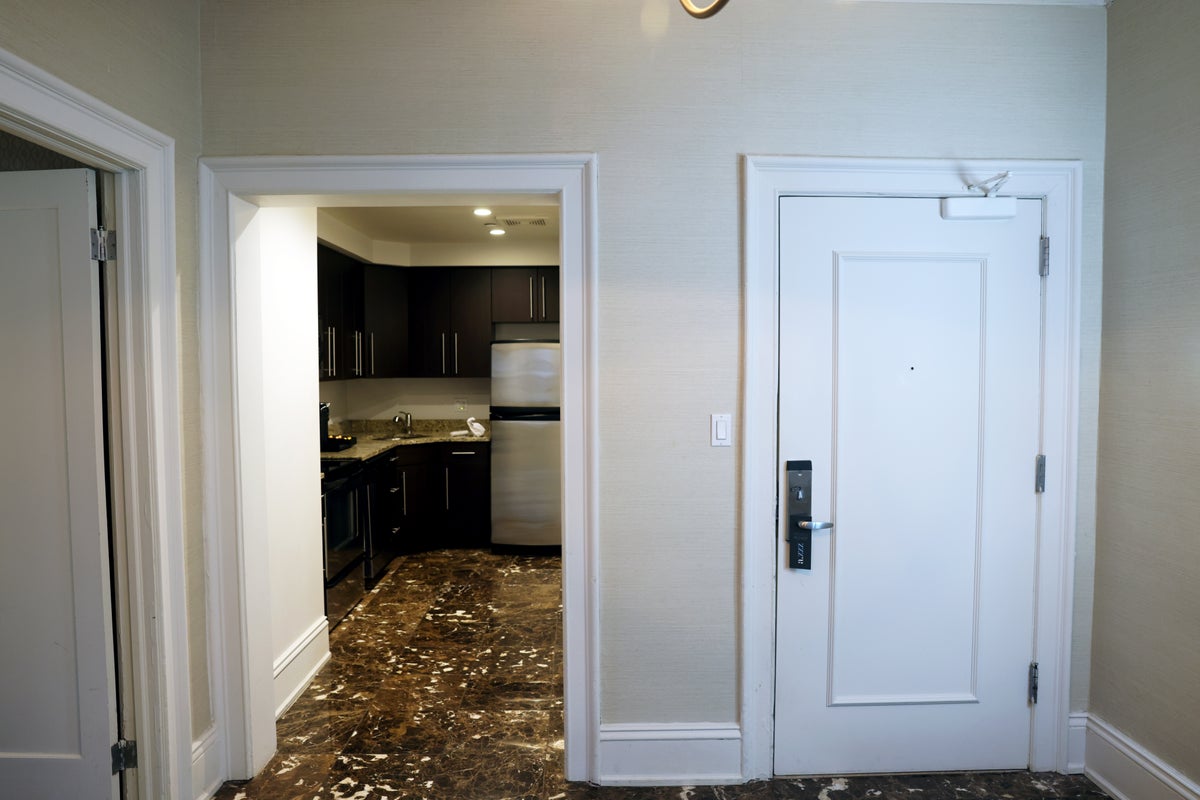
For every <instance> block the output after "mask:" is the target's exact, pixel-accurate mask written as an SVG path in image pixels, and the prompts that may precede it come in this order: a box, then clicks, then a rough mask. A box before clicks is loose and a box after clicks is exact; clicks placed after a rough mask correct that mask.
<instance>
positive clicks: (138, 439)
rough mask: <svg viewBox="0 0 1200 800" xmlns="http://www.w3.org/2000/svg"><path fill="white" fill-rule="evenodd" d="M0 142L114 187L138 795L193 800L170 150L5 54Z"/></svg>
mask: <svg viewBox="0 0 1200 800" xmlns="http://www.w3.org/2000/svg"><path fill="white" fill-rule="evenodd" d="M0 128H3V129H4V130H6V131H8V132H10V133H12V134H14V135H16V136H20V137H21V138H24V139H27V140H29V141H31V142H34V143H36V144H38V145H41V146H42V147H46V148H49V149H51V150H55V151H57V152H59V153H64V154H66V155H68V156H70V157H71V158H74V159H76V160H78V161H80V162H81V163H84V164H87V165H88V166H92V167H96V168H99V169H102V170H106V171H108V172H111V173H113V174H114V176H115V194H116V208H115V213H116V218H117V221H118V223H119V228H118V236H117V256H116V260H117V263H118V265H119V266H120V269H119V270H118V274H117V292H116V294H117V300H116V304H117V308H116V309H115V310H116V319H117V326H118V331H117V339H118V354H117V355H118V360H119V366H118V370H117V373H118V374H117V375H116V376H115V383H116V384H117V385H118V387H119V392H120V396H121V398H122V402H121V405H120V408H119V410H118V412H117V413H118V416H119V429H120V436H121V441H120V443H119V444H120V451H121V453H122V454H123V458H124V470H123V472H124V476H123V477H124V486H123V496H122V497H121V498H120V499H121V500H122V502H123V504H124V507H125V509H126V514H125V519H124V523H125V524H124V526H123V528H122V529H121V530H116V531H114V532H113V536H114V537H118V538H119V539H120V544H121V545H122V546H123V549H124V551H125V552H126V553H127V557H126V558H127V560H126V562H125V563H124V564H122V565H121V566H122V567H123V570H122V571H121V572H122V574H124V575H125V576H127V580H126V581H125V582H124V583H125V585H121V586H117V587H116V589H117V591H118V592H120V593H122V594H123V595H124V597H125V599H126V601H127V602H128V605H129V610H130V615H131V618H132V619H131V623H132V624H131V629H130V630H129V631H126V632H124V635H125V637H126V638H125V641H126V642H127V643H128V645H129V647H130V650H131V652H132V660H133V663H132V664H128V665H124V666H125V670H124V674H125V675H126V676H127V677H126V678H125V680H128V681H130V682H131V685H130V691H131V693H132V696H133V698H134V706H135V708H134V709H133V711H132V714H133V719H134V722H135V726H136V729H137V731H138V735H139V737H140V738H139V742H138V751H139V753H138V755H139V763H138V767H137V769H136V789H137V792H138V796H140V797H144V798H150V797H190V796H192V783H191V752H192V740H191V708H190V686H189V683H188V642H187V613H186V611H187V609H186V604H187V595H186V591H185V588H184V575H185V570H184V541H183V530H184V527H183V508H182V473H181V464H182V446H181V442H182V438H181V432H180V421H179V388H178V387H179V376H178V361H177V349H178V334H177V329H176V276H175V143H174V141H173V140H172V139H171V138H170V137H168V136H164V135H163V134H161V133H159V132H158V131H155V130H153V129H152V128H149V127H147V126H146V125H143V124H142V123H140V122H138V121H137V120H135V119H133V118H132V117H129V116H127V115H126V114H124V113H122V112H120V111H118V110H117V109H115V108H112V107H111V106H109V105H107V104H105V103H102V102H101V101H99V100H97V99H96V98H94V97H91V96H90V95H88V94H86V93H84V92H81V91H79V90H78V89H76V88H74V87H73V86H71V85H69V84H67V83H65V82H64V81H61V80H59V79H58V78H56V77H54V76H53V75H51V74H50V73H48V72H46V71H45V70H42V69H40V68H39V67H36V66H34V65H33V64H30V63H29V62H27V61H24V60H23V59H20V58H18V57H17V56H15V55H13V54H12V53H9V52H8V51H6V50H3V49H0ZM114 549H116V548H114ZM116 557H119V554H117V555H116ZM102 568H103V569H104V570H105V571H107V570H108V568H109V567H108V565H107V564H104V565H103V566H102ZM106 580H107V578H106ZM114 613H115V609H114Z"/></svg>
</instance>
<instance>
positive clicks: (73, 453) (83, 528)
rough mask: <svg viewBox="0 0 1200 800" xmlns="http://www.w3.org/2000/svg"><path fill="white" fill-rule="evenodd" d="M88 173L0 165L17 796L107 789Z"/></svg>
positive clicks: (0, 670)
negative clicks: (10, 168)
mask: <svg viewBox="0 0 1200 800" xmlns="http://www.w3.org/2000/svg"><path fill="white" fill-rule="evenodd" d="M94 181H95V177H94V174H93V173H92V172H91V171H90V170H84V169H78V170H61V171H59V170H56V171H52V172H14V173H0V242H2V243H3V249H2V250H0V331H2V333H3V336H2V338H0V341H2V342H3V346H0V374H3V375H4V388H3V390H0V397H2V398H3V401H2V402H0V408H2V409H3V414H4V423H5V424H4V431H5V455H6V457H5V459H4V461H3V464H4V466H3V468H2V469H3V479H2V480H0V531H3V544H4V556H3V558H0V608H2V609H3V613H0V642H3V646H0V681H2V683H0V686H2V688H0V786H3V787H4V789H3V792H2V793H3V794H4V795H5V796H11V797H20V798H25V799H26V800H29V799H31V798H66V797H71V798H87V799H88V800H92V799H93V798H112V797H115V796H116V795H117V793H118V783H117V780H116V778H115V777H114V776H113V775H112V758H111V750H110V748H111V746H112V744H113V742H114V741H115V739H116V719H117V717H116V699H115V698H116V692H115V681H114V672H115V670H114V656H113V644H112V643H113V637H112V619H111V600H110V593H109V559H108V525H107V512H106V500H105V473H104V422H103V415H102V392H101V363H100V342H101V339H100V336H101V331H100V284H99V279H98V270H97V265H96V264H95V263H94V262H92V261H91V258H90V257H91V252H90V245H89V240H88V231H89V229H90V228H92V227H94V226H95V223H96V200H95V198H96V187H95V183H94Z"/></svg>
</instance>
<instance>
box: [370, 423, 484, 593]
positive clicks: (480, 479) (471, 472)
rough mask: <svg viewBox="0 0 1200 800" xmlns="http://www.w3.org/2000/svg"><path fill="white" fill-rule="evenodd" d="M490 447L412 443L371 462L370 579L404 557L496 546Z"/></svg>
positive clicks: (482, 443)
mask: <svg viewBox="0 0 1200 800" xmlns="http://www.w3.org/2000/svg"><path fill="white" fill-rule="evenodd" d="M490 454H491V451H490V446H489V445H488V443H487V442H470V443H463V444H458V443H457V442H452V443H449V444H406V445H400V446H398V447H393V448H392V449H391V450H389V451H388V452H386V453H384V454H383V455H381V456H378V457H377V458H375V459H372V460H371V461H370V462H369V463H368V470H369V474H370V478H369V486H368V491H367V496H368V497H369V498H370V508H371V510H370V518H371V525H370V532H369V534H368V544H367V577H368V580H373V579H375V578H377V577H378V575H380V574H382V570H383V568H384V567H386V566H387V564H388V562H389V561H391V559H392V558H393V557H394V556H396V555H397V554H400V553H414V552H418V551H421V550H434V549H438V548H442V547H486V546H488V544H489V543H490V541H491V521H492V514H491V502H492V501H491V488H490V481H491V470H490V467H489V463H490V462H489V458H490Z"/></svg>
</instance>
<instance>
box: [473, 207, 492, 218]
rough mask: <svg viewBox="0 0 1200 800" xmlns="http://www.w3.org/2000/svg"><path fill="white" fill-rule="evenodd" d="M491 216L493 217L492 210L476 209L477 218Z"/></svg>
mask: <svg viewBox="0 0 1200 800" xmlns="http://www.w3.org/2000/svg"><path fill="white" fill-rule="evenodd" d="M491 215H492V210H491V209H490V208H477V209H475V216H477V217H490V216H491Z"/></svg>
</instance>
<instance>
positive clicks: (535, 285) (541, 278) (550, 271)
mask: <svg viewBox="0 0 1200 800" xmlns="http://www.w3.org/2000/svg"><path fill="white" fill-rule="evenodd" d="M558 280H559V279H558V267H497V268H495V269H493V270H492V322H558V294H559V290H558V286H559V284H558Z"/></svg>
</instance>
